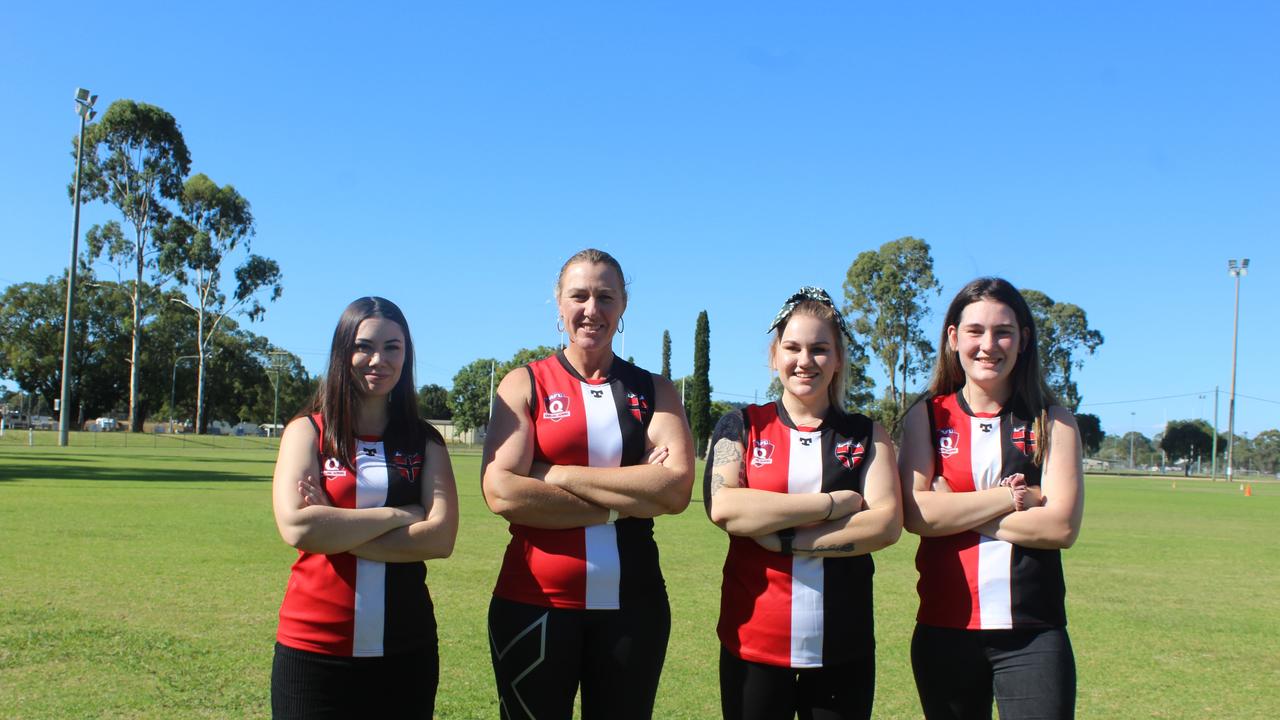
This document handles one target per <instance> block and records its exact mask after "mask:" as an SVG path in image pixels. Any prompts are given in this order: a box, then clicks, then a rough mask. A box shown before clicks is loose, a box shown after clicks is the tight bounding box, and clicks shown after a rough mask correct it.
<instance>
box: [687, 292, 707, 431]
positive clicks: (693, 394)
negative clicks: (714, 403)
mask: <svg viewBox="0 0 1280 720" xmlns="http://www.w3.org/2000/svg"><path fill="white" fill-rule="evenodd" d="M687 402H688V404H689V424H690V425H691V428H690V429H692V430H693V442H694V445H695V446H696V448H697V453H698V455H702V453H703V452H704V451H705V449H706V444H707V437H708V436H709V435H710V434H711V323H710V321H709V320H708V319H707V311H706V310H703V311H702V312H700V313H698V324H697V327H696V328H695V330H694V333H693V380H692V382H690V384H689V392H688V399H687Z"/></svg>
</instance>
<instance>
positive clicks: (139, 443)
mask: <svg viewBox="0 0 1280 720" xmlns="http://www.w3.org/2000/svg"><path fill="white" fill-rule="evenodd" d="M57 445H58V432H57V431H56V430H26V429H13V428H7V429H5V430H4V432H3V434H0V448H15V449H16V448H22V447H57ZM67 446H68V447H72V448H103V449H110V448H120V449H138V450H161V451H174V452H180V451H184V450H191V451H195V450H261V451H262V452H263V454H264V455H267V456H269V457H275V455H276V452H277V451H278V450H279V449H280V439H279V438H274V437H261V436H254V435H196V434H194V433H130V432H83V431H75V432H70V433H67ZM481 449H482V446H480V445H475V444H464V443H457V444H452V443H451V444H450V445H449V452H450V453H457V454H463V455H469V454H476V455H478V454H480V452H481Z"/></svg>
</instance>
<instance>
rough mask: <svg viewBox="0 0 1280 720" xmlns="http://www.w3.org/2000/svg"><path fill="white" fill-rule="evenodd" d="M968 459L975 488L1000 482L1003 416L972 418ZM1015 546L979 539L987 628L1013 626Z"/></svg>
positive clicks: (982, 617)
mask: <svg viewBox="0 0 1280 720" xmlns="http://www.w3.org/2000/svg"><path fill="white" fill-rule="evenodd" d="M984 427H985V430H984ZM969 458H970V463H971V466H972V468H973V488H974V490H987V489H989V488H993V487H997V486H998V485H999V484H1000V471H1001V466H1002V464H1003V460H1004V453H1003V451H1002V449H1001V447H1000V418H998V417H991V418H980V417H971V418H969ZM1012 549H1013V548H1012V546H1011V545H1009V543H1007V542H1004V541H1003V540H996V539H994V538H989V537H980V538H979V543H978V622H979V623H980V625H981V627H982V629H984V630H1002V629H1008V628H1010V627H1012V626H1013V621H1012V614H1011V610H1010V607H1009V603H1010V598H1011V593H1010V584H1009V583H1010V577H1009V562H1010V559H1011V557H1012Z"/></svg>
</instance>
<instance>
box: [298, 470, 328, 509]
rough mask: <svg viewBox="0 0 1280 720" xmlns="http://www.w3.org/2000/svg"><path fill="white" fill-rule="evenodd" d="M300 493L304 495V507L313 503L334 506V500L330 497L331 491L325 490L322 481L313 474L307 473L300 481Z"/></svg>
mask: <svg viewBox="0 0 1280 720" xmlns="http://www.w3.org/2000/svg"><path fill="white" fill-rule="evenodd" d="M298 495H300V496H302V505H303V507H311V506H313V505H319V506H322V507H333V501H332V500H330V499H329V493H327V492H325V490H324V487H323V486H321V484H320V482H319V481H317V480H316V479H315V478H314V477H312V476H311V475H306V476H305V477H303V478H302V479H301V480H299V481H298Z"/></svg>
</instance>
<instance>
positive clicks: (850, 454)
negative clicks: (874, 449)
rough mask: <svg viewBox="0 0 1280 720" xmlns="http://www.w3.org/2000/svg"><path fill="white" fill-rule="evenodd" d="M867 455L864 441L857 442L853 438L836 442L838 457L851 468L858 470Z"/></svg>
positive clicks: (844, 464)
mask: <svg viewBox="0 0 1280 720" xmlns="http://www.w3.org/2000/svg"><path fill="white" fill-rule="evenodd" d="M865 455H866V450H865V449H864V448H863V447H862V443H855V442H854V441H852V440H846V441H844V442H842V443H836V459H837V460H839V461H840V464H841V465H843V466H845V467H847V468H849V469H850V470H856V469H857V467H858V466H859V465H861V464H862V459H863V457H864V456H865Z"/></svg>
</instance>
